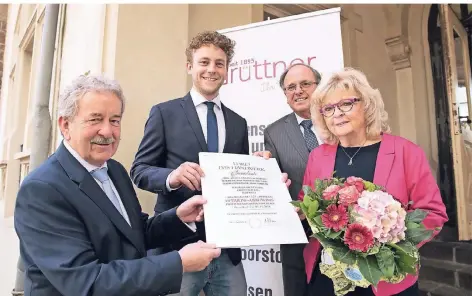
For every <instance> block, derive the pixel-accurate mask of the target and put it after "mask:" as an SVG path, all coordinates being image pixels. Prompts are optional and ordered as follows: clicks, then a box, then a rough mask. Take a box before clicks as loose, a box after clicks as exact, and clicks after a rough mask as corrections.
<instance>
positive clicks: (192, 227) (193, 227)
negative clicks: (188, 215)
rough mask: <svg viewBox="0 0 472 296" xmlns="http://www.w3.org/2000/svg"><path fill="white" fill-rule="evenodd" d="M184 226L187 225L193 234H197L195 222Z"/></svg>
mask: <svg viewBox="0 0 472 296" xmlns="http://www.w3.org/2000/svg"><path fill="white" fill-rule="evenodd" d="M184 223H185V222H184ZM185 225H187V227H188V228H189V229H190V230H192V231H193V232H197V225H195V222H190V223H185Z"/></svg>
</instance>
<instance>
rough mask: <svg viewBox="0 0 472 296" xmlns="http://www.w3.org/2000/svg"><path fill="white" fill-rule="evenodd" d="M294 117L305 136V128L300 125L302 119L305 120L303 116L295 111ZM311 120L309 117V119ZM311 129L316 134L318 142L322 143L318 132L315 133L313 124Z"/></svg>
mask: <svg viewBox="0 0 472 296" xmlns="http://www.w3.org/2000/svg"><path fill="white" fill-rule="evenodd" d="M294 114H295V117H296V118H297V122H298V127H299V128H300V130H301V131H302V135H303V136H305V129H304V128H303V126H302V125H301V123H302V121H303V120H306V119H305V118H303V117H301V116H300V115H298V114H297V113H295V112H294ZM310 120H311V119H310ZM311 130H312V131H313V133H315V136H316V140H318V144H319V145H321V144H323V141H322V140H321V138H320V137H319V136H318V134H317V133H316V130H315V125H312V126H311Z"/></svg>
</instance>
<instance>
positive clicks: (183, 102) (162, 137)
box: [130, 93, 249, 265]
mask: <svg viewBox="0 0 472 296" xmlns="http://www.w3.org/2000/svg"><path fill="white" fill-rule="evenodd" d="M222 110H223V114H224V118H225V126H226V140H225V147H224V150H223V153H235V154H249V139H248V132H247V123H246V120H245V119H244V118H242V117H241V116H239V115H238V114H236V113H235V112H233V111H232V110H230V109H228V108H227V107H225V105H223V104H222ZM207 151H208V149H207V143H206V141H205V137H204V135H203V131H202V127H201V124H200V120H199V119H198V114H197V110H196V109H195V106H194V103H193V101H192V97H191V96H190V93H188V94H187V95H186V96H185V97H183V98H178V99H174V100H170V101H167V102H164V103H160V104H157V105H155V106H153V107H152V109H151V112H150V115H149V118H148V120H147V122H146V125H145V128H144V136H143V139H142V141H141V144H140V145H139V149H138V152H137V153H136V157H135V160H134V162H133V165H132V166H131V173H130V174H131V178H132V180H133V182H134V183H135V184H136V185H137V186H138V187H139V188H141V189H144V190H147V191H150V192H154V193H157V195H158V198H157V202H156V206H155V208H154V210H155V212H156V213H161V212H163V211H166V210H168V209H171V208H173V207H175V206H177V205H179V204H181V203H182V202H183V201H185V200H187V199H188V198H189V197H192V196H193V195H196V194H201V192H198V191H192V190H190V189H188V188H187V187H185V186H182V187H180V188H179V189H177V190H174V191H170V192H169V191H168V190H167V188H166V179H167V176H168V175H169V174H170V172H172V171H173V170H174V169H176V168H177V167H179V165H181V164H182V163H184V162H187V161H189V162H194V163H199V159H198V153H200V152H207ZM196 225H197V229H198V231H197V235H195V236H194V237H192V238H190V239H188V240H187V241H184V242H181V243H177V244H173V245H171V246H169V249H173V250H178V249H180V248H182V247H183V246H184V245H185V244H188V243H193V242H196V241H198V240H199V239H201V240H203V241H205V228H204V224H203V223H196ZM228 255H229V257H230V259H231V261H232V262H233V263H234V264H235V265H236V264H238V263H239V262H240V261H241V250H240V249H228Z"/></svg>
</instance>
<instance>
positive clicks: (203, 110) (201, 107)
mask: <svg viewBox="0 0 472 296" xmlns="http://www.w3.org/2000/svg"><path fill="white" fill-rule="evenodd" d="M190 95H191V96H192V101H193V104H194V105H195V109H197V114H198V119H200V125H201V126H202V130H203V135H204V136H205V141H208V140H207V139H208V138H207V114H208V107H207V105H205V102H207V101H208V100H207V99H205V98H204V97H203V96H202V95H201V94H200V93H199V92H198V91H197V90H196V89H195V88H192V89H191V90H190ZM211 102H213V103H215V106H214V107H213V110H214V111H215V115H216V122H217V124H218V152H219V153H222V152H223V148H224V147H225V139H226V127H225V117H224V115H223V110H222V109H221V100H220V95H218V96H217V97H216V98H214V99H213V100H211Z"/></svg>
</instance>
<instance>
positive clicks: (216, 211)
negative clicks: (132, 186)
mask: <svg viewBox="0 0 472 296" xmlns="http://www.w3.org/2000/svg"><path fill="white" fill-rule="evenodd" d="M199 158H200V167H201V168H202V170H203V172H204V174H205V177H203V178H202V195H203V196H204V197H205V198H206V199H207V203H206V204H205V205H204V212H205V218H204V219H205V220H204V221H205V230H206V240H207V242H208V243H213V244H216V245H217V247H220V248H228V247H247V246H258V245H274V244H299V243H307V242H308V240H307V237H306V234H305V231H304V230H303V226H302V224H301V222H300V219H299V218H298V215H297V213H296V212H295V210H294V208H293V206H292V204H291V203H290V201H291V200H292V199H291V197H290V194H289V192H288V189H287V187H286V185H285V184H284V183H283V182H282V173H281V171H280V168H279V166H278V164H277V161H276V160H275V159H273V158H271V159H264V158H262V157H258V156H252V155H241V154H228V153H208V152H201V153H200V154H199ZM289 178H290V176H289Z"/></svg>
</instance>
